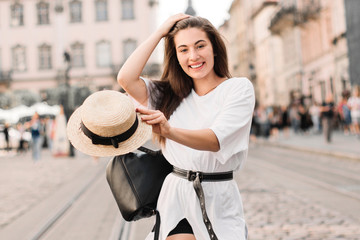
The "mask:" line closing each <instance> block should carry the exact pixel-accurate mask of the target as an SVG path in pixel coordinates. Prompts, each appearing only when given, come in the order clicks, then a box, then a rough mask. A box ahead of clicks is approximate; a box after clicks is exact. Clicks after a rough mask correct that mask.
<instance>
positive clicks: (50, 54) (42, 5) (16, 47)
mask: <svg viewBox="0 0 360 240" xmlns="http://www.w3.org/2000/svg"><path fill="white" fill-rule="evenodd" d="M157 9H158V3H157V1H156V0H92V1H84V0H54V1H53V0H51V1H50V0H8V1H0V92H2V93H4V92H8V91H21V90H24V89H26V90H28V91H34V92H39V91H40V92H44V91H47V90H49V89H54V88H57V87H59V86H61V85H64V84H70V85H71V86H78V87H84V86H85V87H88V88H91V89H94V90H98V89H104V88H108V89H114V88H118V86H117V85H116V81H115V76H116V73H117V71H118V69H119V67H120V66H121V65H122V64H123V63H124V61H125V60H126V58H127V57H128V56H129V55H130V54H131V52H132V51H133V50H134V49H135V48H136V46H137V44H139V43H141V42H142V41H143V40H144V39H145V38H146V37H147V36H148V35H149V34H150V33H151V32H152V31H153V30H154V29H155V28H156V25H157V22H156V18H157ZM140 26H141V27H140ZM158 63H159V60H158V57H157V56H156V54H154V55H153V56H152V58H151V59H150V61H149V64H148V65H147V66H146V71H147V74H149V75H156V74H157V72H158V71H159V64H158Z"/></svg>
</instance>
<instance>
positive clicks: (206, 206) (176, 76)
mask: <svg viewBox="0 0 360 240" xmlns="http://www.w3.org/2000/svg"><path fill="white" fill-rule="evenodd" d="M162 38H165V55H164V56H165V58H164V73H163V75H162V77H161V81H152V80H150V79H145V78H142V77H140V74H141V73H142V72H143V70H144V66H145V64H146V62H147V61H148V59H149V57H150V55H151V53H152V52H153V50H154V49H155V47H156V46H157V45H158V43H159V42H160V41H161V39H162ZM118 82H119V83H120V84H121V86H122V87H123V88H124V89H125V90H126V92H127V93H128V94H129V95H130V96H132V97H133V98H134V99H136V100H137V101H138V102H139V103H142V104H144V105H145V106H147V107H148V108H149V109H146V108H138V109H137V111H138V112H139V113H141V114H144V115H143V116H142V119H143V120H144V121H145V122H146V123H147V124H150V125H151V126H152V129H153V133H154V134H156V135H157V136H158V137H159V140H160V143H161V148H162V152H163V154H164V156H165V157H166V159H167V160H168V161H169V162H170V163H171V164H172V165H174V167H177V168H182V169H184V170H179V171H176V172H173V174H169V175H168V176H167V178H166V179H165V181H164V184H163V186H162V189H161V193H160V196H159V200H158V204H157V208H158V210H159V212H160V217H161V225H160V239H163V240H164V239H169V240H170V239H182V240H194V239H195V238H196V239H198V240H200V239H210V237H209V235H210V236H211V239H237V240H244V239H246V226H245V219H244V214H243V210H242V201H241V197H240V193H239V190H238V187H236V182H235V181H234V180H229V181H224V180H225V179H224V178H223V179H222V180H223V181H221V182H205V183H204V189H203V190H204V192H203V193H199V195H196V192H195V190H194V187H195V188H197V189H198V190H199V191H202V187H201V186H202V184H201V183H200V181H199V178H200V177H199V176H202V175H203V173H202V172H206V173H207V175H210V176H211V175H214V172H216V175H217V176H218V178H217V179H219V180H220V179H221V176H222V177H224V176H225V175H224V173H223V172H224V171H226V172H228V171H234V170H237V169H239V167H240V165H241V163H242V162H243V161H244V160H245V159H246V155H247V154H246V152H247V149H248V144H249V134H250V127H251V118H252V115H253V109H254V104H255V97H254V91H253V86H252V84H251V82H250V81H249V80H248V79H246V78H237V77H231V76H230V73H229V69H228V62H227V55H226V47H225V44H224V42H223V40H222V38H221V36H220V34H219V32H218V31H217V29H216V28H215V27H214V26H213V25H212V24H211V23H210V22H209V21H208V20H206V19H204V18H201V17H190V16H188V15H184V14H178V15H174V16H172V17H170V18H169V19H168V21H166V22H165V23H164V24H163V25H161V27H160V28H159V29H158V31H156V32H154V33H153V34H152V35H151V36H150V37H149V38H148V39H147V40H146V41H145V42H144V43H143V44H141V45H140V46H139V47H138V48H137V49H136V50H135V51H134V52H133V53H132V55H131V56H130V57H129V58H128V59H127V60H126V62H125V64H124V65H123V66H122V68H121V70H120V71H119V74H118ZM188 170H191V171H194V172H195V173H197V174H196V176H197V177H194V179H192V178H186V179H184V178H182V177H180V171H181V172H182V171H184V173H185V174H186V172H188V173H190V171H188ZM145 171H146V169H145ZM191 175H192V174H191ZM204 175H205V174H204ZM181 176H182V175H181ZM188 181H193V183H190V182H188ZM203 181H205V179H203ZM205 184H206V185H205ZM198 196H200V200H199V198H198ZM200 203H201V204H200ZM204 223H205V224H204ZM147 239H154V236H153V234H149V235H148V237H147Z"/></svg>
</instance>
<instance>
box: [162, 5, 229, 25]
mask: <svg viewBox="0 0 360 240" xmlns="http://www.w3.org/2000/svg"><path fill="white" fill-rule="evenodd" d="M232 1H233V0H192V4H193V8H194V9H195V11H196V15H197V16H201V17H204V18H207V19H208V20H209V21H210V22H211V23H212V24H213V25H214V26H215V27H219V26H221V25H222V24H223V23H224V21H225V20H226V19H228V17H229V14H228V11H229V8H230V6H231V3H232ZM187 4H188V0H159V19H158V24H161V23H162V22H164V21H165V20H166V19H167V18H168V17H170V16H171V15H173V14H176V13H179V12H185V10H186V8H187Z"/></svg>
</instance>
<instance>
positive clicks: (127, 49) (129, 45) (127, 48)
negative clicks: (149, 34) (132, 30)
mask: <svg viewBox="0 0 360 240" xmlns="http://www.w3.org/2000/svg"><path fill="white" fill-rule="evenodd" d="M136 45H137V44H136V40H133V39H127V40H125V41H124V42H123V53H124V55H123V56H124V62H125V61H126V59H127V58H128V57H129V56H130V55H131V54H132V53H133V52H134V51H135V49H136Z"/></svg>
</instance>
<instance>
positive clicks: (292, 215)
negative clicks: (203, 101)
mask: <svg viewBox="0 0 360 240" xmlns="http://www.w3.org/2000/svg"><path fill="white" fill-rule="evenodd" d="M247 164H251V162H250V161H249V162H248V163H247ZM237 182H238V183H239V188H240V191H241V195H242V198H243V203H244V211H245V217H246V221H247V225H248V228H249V240H264V239H266V240H270V239H278V240H280V239H281V240H300V239H304V240H305V239H306V240H332V239H343V240H345V239H346V240H358V239H360V222H358V221H357V220H355V219H351V218H349V217H346V216H343V215H342V214H340V213H338V212H335V211H332V210H331V209H327V208H324V207H322V206H321V205H319V204H316V203H314V202H313V201H309V200H308V199H306V198H302V197H301V196H299V195H297V194H296V190H295V189H294V190H291V191H290V190H286V189H282V188H279V187H276V186H273V185H272V184H271V183H269V182H267V183H264V182H260V181H259V179H258V178H257V177H256V176H253V175H252V174H251V173H250V172H248V171H246V169H244V170H242V171H241V174H240V175H238V176H237Z"/></svg>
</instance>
